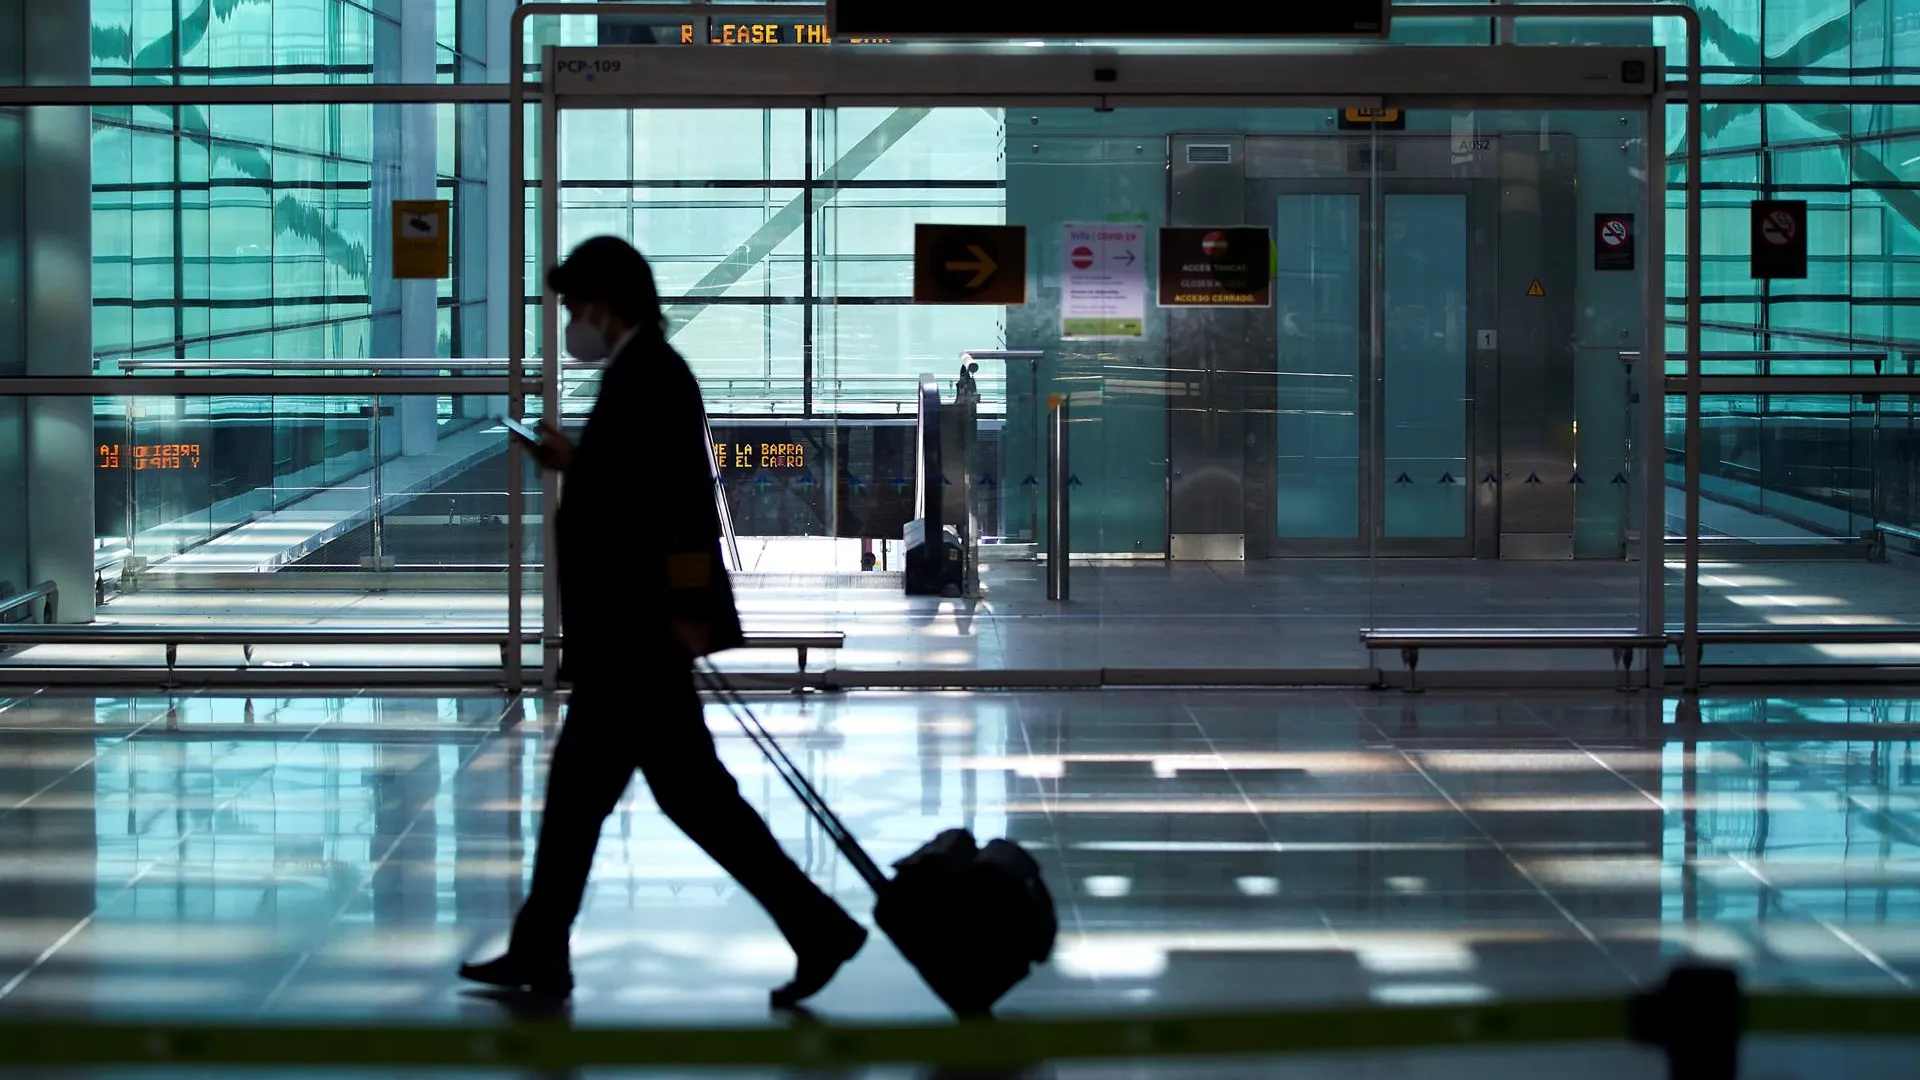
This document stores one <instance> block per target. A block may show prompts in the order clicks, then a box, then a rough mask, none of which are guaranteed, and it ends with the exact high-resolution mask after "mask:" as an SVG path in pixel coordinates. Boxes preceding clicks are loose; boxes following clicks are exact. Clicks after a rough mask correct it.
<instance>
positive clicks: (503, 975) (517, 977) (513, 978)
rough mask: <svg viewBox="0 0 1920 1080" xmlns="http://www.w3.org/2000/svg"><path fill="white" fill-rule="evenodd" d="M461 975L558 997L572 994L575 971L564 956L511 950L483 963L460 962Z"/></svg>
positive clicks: (507, 987)
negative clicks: (537, 957) (537, 956)
mask: <svg viewBox="0 0 1920 1080" xmlns="http://www.w3.org/2000/svg"><path fill="white" fill-rule="evenodd" d="M460 977H461V978H463V979H468V980H471V981H473V982H477V983H483V984H485V985H487V986H499V987H503V988H505V989H508V990H524V991H526V992H527V993H528V994H531V995H533V996H535V997H541V998H548V999H551V1000H555V1001H563V1000H565V999H567V998H568V997H571V996H572V995H573V972H572V970H570V969H569V967H568V965H567V962H566V961H564V960H558V961H556V960H546V961H533V960H524V959H522V958H520V957H518V956H515V955H514V954H513V953H510V952H509V953H507V954H505V955H504V956H500V957H498V958H496V959H493V960H488V961H487V962H486V963H484V964H461V965H460Z"/></svg>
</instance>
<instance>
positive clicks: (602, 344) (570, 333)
mask: <svg viewBox="0 0 1920 1080" xmlns="http://www.w3.org/2000/svg"><path fill="white" fill-rule="evenodd" d="M607 347H608V346H607V335H605V334H603V333H601V332H600V328H599V327H597V326H595V325H593V324H592V323H590V322H588V321H586V320H585V319H581V318H574V319H572V320H570V321H569V322H568V323H567V353H568V354H569V355H570V356H572V357H573V358H574V359H575V360H578V361H580V362H581V363H583V364H586V365H588V366H590V367H601V366H603V365H605V364H606V362H607Z"/></svg>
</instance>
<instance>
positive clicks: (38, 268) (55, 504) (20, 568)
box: [0, 0, 94, 622]
mask: <svg viewBox="0 0 1920 1080" xmlns="http://www.w3.org/2000/svg"><path fill="white" fill-rule="evenodd" d="M89 29H90V27H89V19H88V13H87V6H86V5H85V4H42V3H35V2H33V0H0V39H10V40H12V41H15V42H19V50H18V52H15V53H13V54H12V55H11V56H6V55H0V82H14V83H26V84H30V85H86V83H87V82H88V81H89V79H90V78H91V54H90V52H89V42H88V34H89ZM7 51H8V50H6V49H5V48H4V47H0V54H4V53H6V52H7ZM90 128H91V118H90V116H89V115H88V111H87V110H86V109H85V108H79V107H74V108H52V109H49V108H36V109H29V110H21V111H20V112H17V113H15V114H12V115H10V116H7V117H5V118H4V119H0V157H4V158H7V159H10V160H8V161H6V162H5V167H0V173H5V174H7V175H8V177H9V178H8V179H7V180H4V181H0V222H5V223H6V225H5V229H4V231H5V232H7V233H9V234H11V235H14V236H18V237H20V238H21V242H20V243H19V244H18V245H5V246H6V247H8V248H10V249H11V250H9V251H8V252H6V253H4V254H0V374H7V375H20V374H26V375H60V376H83V375H87V374H90V373H91V372H92V369H93V283H92V259H93V228H92V214H93V206H92V180H93V177H92V169H93V165H92V148H91V142H90ZM93 442H94V436H93V401H92V399H90V398H86V397H63V398H54V397H46V398H38V399H33V400H28V401H20V400H17V399H15V400H9V401H0V521H4V522H5V524H4V525H0V579H4V580H9V581H12V582H13V583H14V585H15V586H16V587H21V588H25V587H28V586H31V585H33V584H36V583H38V582H42V581H52V582H54V583H55V584H56V585H58V586H59V587H60V618H61V621H63V622H87V621H90V620H91V619H92V618H93V538H94V521H93V484H94V469H93Z"/></svg>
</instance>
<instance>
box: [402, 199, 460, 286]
mask: <svg viewBox="0 0 1920 1080" xmlns="http://www.w3.org/2000/svg"><path fill="white" fill-rule="evenodd" d="M452 224H453V204H452V203H449V202H448V201H447V200H445V199H395V200H394V201H393V277H394V280H396V281H421V280H437V279H439V278H444V277H450V276H452V265H453V247H452V236H451V233H452V231H453V230H452V228H451V226H452Z"/></svg>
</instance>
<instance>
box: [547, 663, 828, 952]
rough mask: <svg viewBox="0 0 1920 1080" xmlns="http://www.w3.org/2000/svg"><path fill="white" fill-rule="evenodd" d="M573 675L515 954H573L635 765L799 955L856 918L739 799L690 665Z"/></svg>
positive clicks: (592, 667) (597, 669) (665, 807)
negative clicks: (591, 880)
mask: <svg viewBox="0 0 1920 1080" xmlns="http://www.w3.org/2000/svg"><path fill="white" fill-rule="evenodd" d="M572 674H573V678H574V687H573V696H572V698H571V700H570V701H569V703H568V706H567V713H566V720H565V722H564V724H563V726H562V727H561V729H560V738H559V741H558V743H557V744H556V745H555V746H554V749H553V761H552V764H551V765H550V766H549V767H548V770H547V801H546V806H545V808H544V810H543V811H542V813H541V817H540V846H539V849H538V850H537V851H536V852H535V853H534V861H533V884H532V886H531V887H530V888H529V889H528V892H527V901H526V903H525V904H524V905H523V906H522V907H521V909H520V915H519V917H518V918H517V919H515V920H514V926H513V941H512V945H511V948H512V949H513V951H515V952H521V951H522V950H525V955H527V956H543V955H545V956H551V955H559V956H565V955H566V949H567V939H568V937H569V934H570V931H571V930H572V927H573V921H574V918H575V917H576V916H578V915H579V914H580V901H581V897H582V896H583V895H584V894H585V892H586V886H587V873H588V871H589V870H591V869H592V867H593V852H594V848H595V847H596V846H598V844H599V843H600V831H601V827H602V826H603V824H604V823H605V822H606V819H607V815H609V814H611V813H612V812H613V810H614V807H615V806H616V805H618V803H619V801H620V796H621V794H622V793H624V792H625V791H626V788H627V783H628V781H629V780H631V779H632V777H633V772H634V770H635V769H638V770H639V771H640V774H641V775H642V776H644V777H646V780H647V786H648V787H649V788H651V789H652V790H653V798H654V801H655V802H656V803H658V804H659V806H660V809H661V811H662V812H663V813H665V814H666V815H667V817H668V819H669V820H671V821H672V822H673V823H674V824H675V825H677V826H679V827H680V830H681V831H682V832H684V833H686V834H687V836H688V837H689V838H691V839H692V840H693V842H694V843H696V844H698V845H700V849H701V850H702V851H705V852H706V853H707V854H708V855H709V856H710V857H712V859H713V861H714V862H717V863H719V864H720V867H721V869H723V870H725V871H726V872H727V873H728V874H730V875H732V876H733V879H734V880H735V881H737V882H739V883H740V885H741V887H742V888H744V889H746V890H747V892H748V893H749V894H751V895H752V896H753V898H754V899H755V900H757V901H759V902H760V906H761V907H763V908H765V909H766V911H767V914H768V915H771V916H772V917H773V921H774V924H775V925H776V926H778V927H779V928H780V932H781V933H782V934H784V935H786V938H787V941H788V942H789V943H790V944H792V945H793V947H794V949H795V951H796V952H799V951H803V950H805V949H807V948H808V947H809V946H810V945H811V944H812V942H813V941H814V940H816V939H818V938H819V937H820V936H821V935H823V934H832V933H834V932H836V931H838V930H841V929H842V928H843V927H845V926H846V925H847V924H848V923H850V922H851V918H850V917H849V916H848V915H847V913H846V912H845V911H844V910H842V909H841V907H840V905H838V904H837V903H835V902H834V901H833V899H832V898H831V897H829V896H828V895H827V894H826V893H824V892H822V891H821V890H820V887H819V886H817V885H815V884H814V883H813V881H812V880H811V879H810V878H808V877H807V875H806V874H805V872H803V871H802V870H801V869H800V868H799V867H798V866H796V865H795V864H794V861H793V860H792V859H791V858H789V857H788V856H787V853H786V852H785V851H784V850H782V849H781V847H780V843H779V841H777V840H775V839H774V837H773V833H772V832H771V831H770V830H769V829H768V828H767V823H766V822H765V821H764V820H762V819H761V817H760V815H759V814H758V813H757V812H755V810H754V809H753V807H752V806H751V805H749V804H748V803H747V801H746V800H745V799H743V798H741V797H740V787H739V784H738V783H737V782H736V781H735V780H734V778H733V775H732V774H731V773H729V772H727V768H726V766H725V765H723V764H721V762H720V756H719V754H718V753H717V752H716V751H715V749H714V743H713V735H712V734H711V733H710V732H708V731H707V725H706V719H705V716H704V713H703V710H702V708H701V704H700V696H699V693H698V691H697V690H696V689H695V687H694V682H693V673H692V671H691V670H689V669H685V668H672V667H650V669H648V670H644V671H642V670H635V669H634V668H633V667H628V668H626V669H625V670H610V669H609V667H608V666H603V665H601V664H587V665H581V666H580V668H576V669H574V670H573V671H572Z"/></svg>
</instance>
